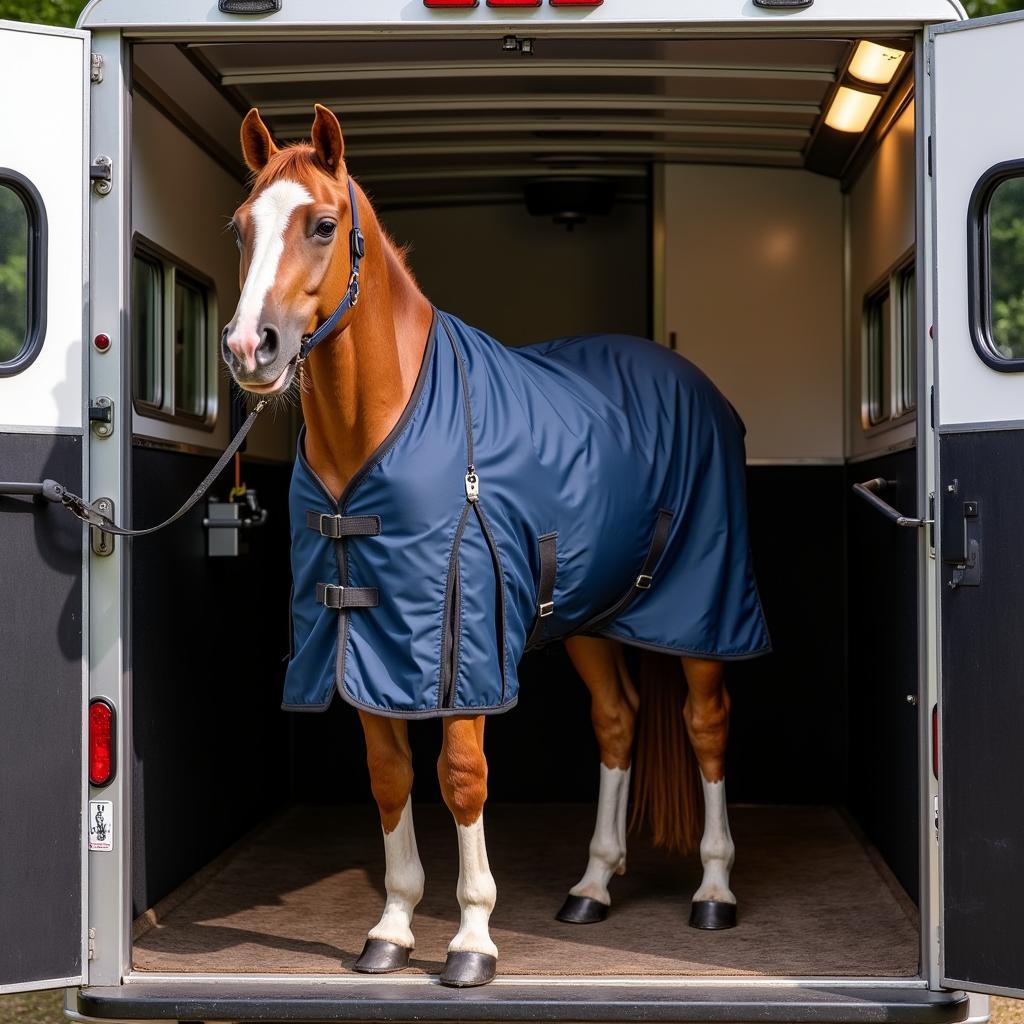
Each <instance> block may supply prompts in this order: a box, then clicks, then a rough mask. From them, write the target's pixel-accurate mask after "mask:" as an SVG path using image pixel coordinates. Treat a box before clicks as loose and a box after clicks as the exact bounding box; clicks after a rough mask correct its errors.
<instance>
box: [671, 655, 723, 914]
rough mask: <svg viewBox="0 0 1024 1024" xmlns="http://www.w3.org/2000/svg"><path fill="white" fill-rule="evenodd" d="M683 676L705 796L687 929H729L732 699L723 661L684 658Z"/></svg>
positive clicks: (686, 710)
mask: <svg viewBox="0 0 1024 1024" xmlns="http://www.w3.org/2000/svg"><path fill="white" fill-rule="evenodd" d="M683 671H684V672H685V674H686V681H687V684H688V687H689V695H688V697H687V699H686V705H685V708H684V711H683V715H684V718H685V720H686V728H687V731H688V733H689V736H690V743H691V745H692V747H693V750H694V753H695V754H696V755H697V763H698V765H699V766H700V774H701V786H702V788H703V791H704V834H703V836H702V837H701V841H700V859H701V864H702V866H703V869H704V873H703V877H702V879H701V884H700V887H699V888H698V889H697V891H696V892H695V893H694V894H693V901H692V903H691V907H690V924H691V925H692V926H693V927H694V928H704V929H714V930H717V929H722V928H732V927H733V926H735V924H736V897H735V896H734V895H733V892H732V889H731V888H730V881H729V874H730V872H731V870H732V865H733V860H734V858H735V854H736V848H735V846H734V844H733V841H732V835H731V833H730V831H729V815H728V811H727V809H726V802H725V749H726V743H727V740H728V736H729V707H730V700H729V693H728V691H727V690H726V688H725V683H724V681H723V675H724V666H723V665H722V663H721V662H716V661H705V660H698V659H694V658H684V659H683Z"/></svg>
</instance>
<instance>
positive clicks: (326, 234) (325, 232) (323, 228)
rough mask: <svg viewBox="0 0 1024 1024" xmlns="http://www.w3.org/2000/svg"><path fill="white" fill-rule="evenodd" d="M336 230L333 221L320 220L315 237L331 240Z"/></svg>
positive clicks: (336, 227)
mask: <svg viewBox="0 0 1024 1024" xmlns="http://www.w3.org/2000/svg"><path fill="white" fill-rule="evenodd" d="M337 230H338V225H337V224H335V223H334V221H333V220H322V221H320V223H319V224H317V226H316V232H315V233H316V235H317V236H318V237H319V238H331V237H332V236H333V235H334V232H335V231H337Z"/></svg>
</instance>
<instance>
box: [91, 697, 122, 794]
mask: <svg viewBox="0 0 1024 1024" xmlns="http://www.w3.org/2000/svg"><path fill="white" fill-rule="evenodd" d="M116 743H117V740H116V737H115V735H114V706H113V705H112V704H111V703H110V701H108V700H106V699H105V698H103V697H96V698H94V699H93V700H91V701H89V784H90V785H92V786H108V785H109V784H110V783H111V782H112V781H113V778H114V772H115V771H116V770H117V758H116V756H115V754H116Z"/></svg>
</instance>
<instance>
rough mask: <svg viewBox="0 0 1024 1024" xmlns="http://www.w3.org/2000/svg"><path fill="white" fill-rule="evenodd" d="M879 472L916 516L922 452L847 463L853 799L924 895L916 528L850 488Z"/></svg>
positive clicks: (893, 496)
mask: <svg viewBox="0 0 1024 1024" xmlns="http://www.w3.org/2000/svg"><path fill="white" fill-rule="evenodd" d="M874 477H883V478H884V479H886V480H894V481H896V482H897V487H896V488H891V489H889V490H887V491H886V492H885V494H884V495H883V497H884V498H885V500H886V501H887V502H889V503H890V504H891V505H893V506H894V507H895V508H897V509H899V511H901V512H903V513H905V514H906V515H917V453H916V451H914V450H907V451H902V452H896V453H894V454H892V455H886V456H884V457H882V458H879V459H873V460H872V461H870V462H861V463H856V464H853V465H851V466H849V467H848V469H847V488H846V490H847V499H846V502H847V517H848V518H847V537H848V556H847V558H848V566H849V577H850V598H849V643H848V647H849V655H848V657H849V666H850V672H849V729H850V738H849V749H850V781H849V797H848V804H849V807H850V810H851V811H852V812H853V814H854V816H855V817H856V819H857V821H858V822H859V824H860V825H861V827H862V828H863V829H864V831H865V833H866V834H867V837H868V838H869V839H870V840H871V842H872V843H874V844H875V846H877V847H878V849H879V851H880V852H881V853H882V855H883V856H884V857H885V859H886V861H887V862H888V864H889V866H890V867H891V868H892V870H893V872H894V873H895V875H896V877H897V878H898V879H899V880H900V882H901V883H902V885H903V887H904V888H905V889H906V890H907V893H908V894H909V895H910V896H911V897H912V898H913V899H914V900H915V901H916V900H917V899H918V876H919V865H918V849H919V844H918V823H919V821H920V816H919V809H918V788H917V774H918V761H917V757H918V732H917V730H918V715H919V714H925V715H928V714H930V709H928V708H918V707H915V706H914V705H912V704H910V703H908V702H907V695H908V694H916V693H917V663H918V638H917V552H918V548H917V545H918V539H919V538H918V531H917V530H914V529H909V528H906V527H899V526H896V525H894V524H893V523H891V522H889V520H887V519H886V518H885V517H884V516H882V515H880V514H879V513H878V512H877V511H875V509H873V508H872V507H871V506H870V505H868V504H867V502H865V501H864V500H863V499H861V498H858V497H857V496H856V495H855V494H853V492H852V491H851V490H850V488H851V487H852V485H853V484H854V483H856V482H859V481H863V480H870V479H872V478H874Z"/></svg>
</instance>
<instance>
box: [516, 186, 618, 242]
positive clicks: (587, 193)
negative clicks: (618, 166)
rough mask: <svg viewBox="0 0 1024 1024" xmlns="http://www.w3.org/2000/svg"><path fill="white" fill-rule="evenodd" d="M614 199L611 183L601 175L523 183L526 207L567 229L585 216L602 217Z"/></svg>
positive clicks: (535, 215)
mask: <svg viewBox="0 0 1024 1024" xmlns="http://www.w3.org/2000/svg"><path fill="white" fill-rule="evenodd" d="M614 201H615V183H614V182H612V181H608V180H607V179H605V178H587V177H582V176H581V177H578V178H535V179H534V180H533V181H528V182H527V183H526V208H527V210H529V211H530V213H531V214H533V216H534V217H550V218H551V219H552V220H553V221H554V222H555V223H556V224H564V225H565V226H566V228H568V230H570V231H572V229H573V228H574V227H575V226H576V225H577V224H582V223H584V221H586V220H587V218H588V217H597V216H604V215H606V214H608V213H609V212H610V211H611V208H612V204H613V202H614Z"/></svg>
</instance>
